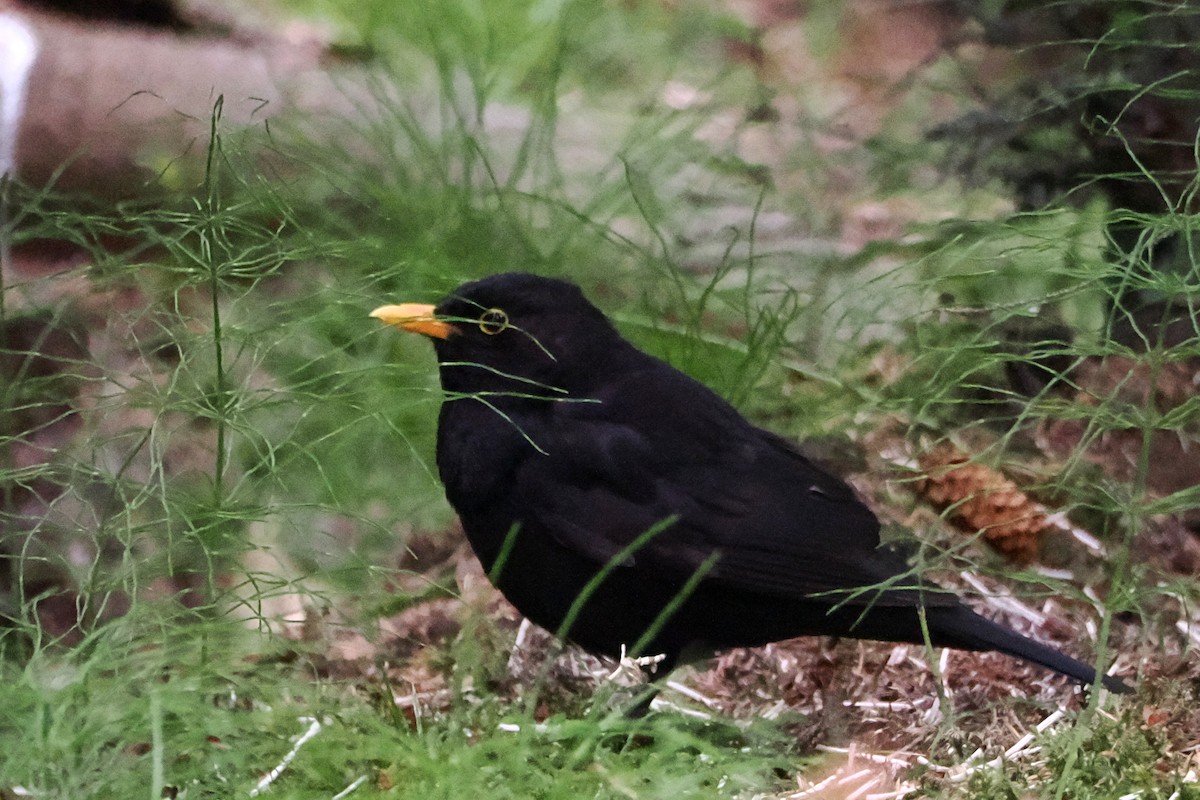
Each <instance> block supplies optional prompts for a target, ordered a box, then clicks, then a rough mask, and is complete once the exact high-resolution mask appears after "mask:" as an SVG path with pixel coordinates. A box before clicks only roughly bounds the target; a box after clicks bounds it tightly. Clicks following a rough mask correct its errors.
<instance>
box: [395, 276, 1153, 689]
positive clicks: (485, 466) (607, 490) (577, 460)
mask: <svg viewBox="0 0 1200 800" xmlns="http://www.w3.org/2000/svg"><path fill="white" fill-rule="evenodd" d="M371 316H373V317H376V318H378V319H380V320H382V321H384V322H386V323H388V324H389V325H394V326H397V327H400V328H403V329H404V330H408V331H414V332H417V333H421V334H424V335H425V336H428V337H430V339H431V340H432V341H433V345H434V349H435V350H436V353H437V359H438V362H439V371H440V377H441V384H442V389H443V391H444V394H445V399H444V402H443V404H442V408H441V415H440V418H439V423H438V438H437V465H438V472H439V474H440V476H441V479H442V482H443V483H444V484H445V488H446V497H447V498H448V499H449V501H450V504H451V505H452V506H453V507H454V509H455V510H456V511H457V512H458V514H459V517H460V518H461V519H462V525H463V528H464V530H465V531H466V535H467V538H468V539H469V540H470V542H471V546H472V547H473V548H474V550H475V553H476V555H478V556H479V560H480V561H481V562H482V563H483V568H484V570H486V571H487V572H488V574H489V576H490V578H491V579H492V581H493V582H494V583H495V584H496V586H497V588H499V589H500V591H501V592H502V593H503V594H504V596H505V597H507V598H508V600H509V601H510V602H512V604H513V605H514V606H516V608H517V609H518V610H519V611H520V612H521V613H522V614H524V615H525V616H526V617H528V618H529V619H531V620H533V621H534V622H536V623H537V624H539V625H541V626H543V627H545V628H547V629H549V630H551V631H553V632H558V633H559V634H561V635H565V636H566V637H567V638H568V639H570V640H573V641H574V642H576V643H578V644H579V645H582V646H583V647H584V648H585V649H587V650H590V651H592V652H594V653H602V654H607V655H618V654H619V653H621V652H622V647H623V646H625V647H628V648H635V649H636V650H637V651H638V652H637V653H636V654H650V655H653V654H662V655H665V663H664V664H663V665H662V667H663V668H664V669H665V670H669V669H670V668H671V667H673V666H674V665H675V664H677V663H679V661H680V660H681V658H682V659H690V658H693V657H700V656H704V655H709V654H711V653H712V651H713V650H715V649H718V648H726V647H740V646H755V645H762V644H765V643H767V642H774V641H778V640H781V639H789V638H792V637H796V636H809V635H830V636H849V637H854V638H859V639H877V640H883V641H889V642H913V643H921V642H924V641H925V638H924V634H923V629H922V621H921V612H922V610H923V612H924V617H925V628H926V629H927V630H928V635H929V641H930V642H931V643H932V644H933V645H934V646H937V647H954V648H958V649H962V650H998V651H1000V652H1002V653H1007V654H1009V655H1011V656H1016V657H1017V658H1022V659H1025V660H1027V661H1031V662H1033V663H1035V664H1040V665H1042V666H1043V667H1047V668H1049V669H1051V670H1054V671H1056V672H1060V673H1062V674H1064V675H1067V676H1069V677H1071V678H1073V679H1074V680H1076V681H1078V682H1080V683H1083V684H1092V683H1094V682H1095V680H1096V672H1095V670H1094V669H1093V668H1092V667H1090V666H1088V665H1087V664H1084V663H1082V662H1080V661H1077V660H1075V659H1073V658H1071V657H1069V656H1067V655H1065V654H1063V653H1061V652H1059V651H1058V650H1055V649H1054V648H1052V647H1048V646H1046V645H1043V644H1040V643H1038V642H1035V641H1033V640H1032V639H1028V638H1026V637H1024V636H1021V635H1020V634H1018V633H1016V632H1014V631H1012V630H1009V629H1008V628H1005V627H1003V626H1001V625H998V624H996V623H994V622H990V621H989V620H987V619H985V618H983V617H981V616H979V615H978V614H976V613H975V612H974V611H972V610H971V609H970V608H968V607H967V606H966V605H964V604H963V603H962V602H961V601H960V600H959V599H958V597H957V596H955V595H954V594H952V593H950V592H948V591H945V590H943V589H940V588H937V587H935V586H932V585H930V584H927V583H924V582H922V581H921V580H919V579H918V578H916V577H913V576H912V573H911V570H910V569H909V568H908V566H907V564H906V563H905V561H904V559H903V558H901V557H900V556H899V555H897V554H896V553H894V552H892V551H890V550H888V549H881V548H880V546H879V521H878V520H877V519H876V517H875V515H874V514H873V513H871V511H870V510H869V509H868V508H867V507H866V506H865V505H864V504H863V503H862V502H861V501H860V500H859V499H858V497H857V496H856V494H855V493H854V491H853V490H852V489H851V488H850V487H849V486H848V485H847V484H845V483H843V482H842V481H841V480H840V479H838V478H836V477H834V476H832V475H830V474H828V473H827V472H825V471H824V470H822V469H821V468H819V467H818V466H816V465H815V464H813V462H811V461H810V460H808V459H807V458H806V457H805V456H803V455H802V454H801V453H800V452H799V451H797V450H796V448H794V447H793V446H792V445H791V444H790V443H789V442H787V441H786V440H784V439H783V438H781V437H779V436H776V435H775V434H772V433H768V432H767V431H765V430H762V429H761V428H758V427H756V426H754V425H752V424H751V423H750V422H748V421H747V420H746V419H745V418H744V417H743V416H742V415H741V414H739V413H738V412H737V411H736V410H735V409H734V408H733V407H732V406H731V405H730V404H729V403H727V402H726V401H725V400H723V399H722V398H721V397H719V396H718V395H717V394H716V393H714V392H713V391H711V390H710V389H708V388H707V387H705V386H704V385H703V384H701V383H699V382H697V381H695V380H693V379H692V378H690V377H688V376H687V375H685V374H683V373H682V372H680V371H679V370H677V369H675V368H674V367H671V366H670V365H668V364H666V363H665V362H663V361H661V360H659V359H657V358H654V357H652V356H650V355H647V354H646V353H643V352H641V351H640V350H638V349H637V348H635V347H634V346H633V345H632V344H630V343H629V342H627V341H626V340H625V339H623V338H622V337H621V336H620V334H618V333H617V330H616V329H615V328H614V327H613V325H612V324H611V323H610V322H609V320H608V319H607V318H606V317H605V316H604V314H603V313H602V312H601V311H600V310H599V309H597V308H596V307H595V306H594V305H592V304H591V303H590V302H588V300H587V299H586V298H585V297H584V295H583V293H582V292H581V291H580V289H579V288H578V287H577V286H575V285H574V284H571V283H568V282H565V281H561V280H555V279H550V278H544V277H539V276H536V275H529V274H525V273H506V274H502V275H495V276H492V277H488V278H484V279H482V280H478V281H474V282H471V283H467V284H464V285H463V286H460V287H459V288H458V289H457V290H456V291H455V292H454V293H453V294H451V295H450V296H449V297H447V298H446V299H444V300H442V302H441V303H439V304H438V305H437V306H431V305H422V304H416V303H408V304H402V305H389V306H383V307H381V308H377V309H376V310H375V311H373V312H372V313H371ZM1101 681H1102V682H1103V684H1104V686H1105V687H1107V688H1108V689H1110V690H1111V691H1114V692H1127V691H1130V687H1129V686H1128V685H1127V684H1126V683H1124V682H1123V681H1122V680H1121V679H1119V678H1116V677H1107V676H1106V677H1102V678H1101Z"/></svg>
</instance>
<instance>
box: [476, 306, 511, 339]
mask: <svg viewBox="0 0 1200 800" xmlns="http://www.w3.org/2000/svg"><path fill="white" fill-rule="evenodd" d="M507 327H508V314H505V313H504V311H502V310H501V309H499V308H489V309H488V310H487V311H485V312H483V315H482V316H481V317H480V318H479V330H481V331H483V332H484V333H486V334H487V335H488V336H495V335H496V334H497V333H499V332H500V331H502V330H504V329H505V328H507Z"/></svg>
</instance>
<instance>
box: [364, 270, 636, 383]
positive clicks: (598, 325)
mask: <svg viewBox="0 0 1200 800" xmlns="http://www.w3.org/2000/svg"><path fill="white" fill-rule="evenodd" d="M371 316H373V317H375V318H377V319H380V320H382V321H383V322H386V323H387V324H389V325H393V326H395V327H398V328H401V329H403V330H406V331H411V332H414V333H420V334H423V335H425V336H428V337H429V338H430V339H431V340H432V341H433V346H434V349H435V350H436V352H437V357H438V363H439V364H440V370H441V379H442V388H443V389H445V390H446V391H447V392H452V393H477V392H499V393H510V394H516V395H532V396H535V397H539V396H544V397H551V396H561V395H563V394H571V395H575V394H579V393H581V392H586V390H587V387H588V385H589V384H590V382H591V378H594V377H595V376H596V374H597V372H598V371H602V370H603V369H604V368H605V366H606V365H608V364H610V363H612V361H613V359H614V358H616V357H619V356H620V355H621V354H624V353H627V352H628V350H630V349H632V348H630V347H629V345H628V344H627V343H626V342H625V341H624V340H623V339H622V338H621V337H620V335H619V334H618V333H617V331H616V329H614V328H613V326H612V324H611V323H610V322H609V321H608V319H607V318H606V317H605V316H604V314H603V313H602V312H601V311H600V310H599V309H598V308H596V307H595V306H594V305H592V304H591V303H590V302H588V300H587V298H585V297H584V296H583V292H581V291H580V289H579V287H578V286H576V285H574V284H573V283H568V282H567V281H562V280H556V279H553V278H543V277H540V276H537V275H530V274H527V273H521V272H508V273H503V274H500V275H493V276H491V277H487V278H483V279H481V280H477V281H472V282H470V283H465V284H463V285H462V286H460V287H458V289H456V290H455V291H454V292H453V293H451V294H450V296H448V297H446V298H445V299H444V300H442V301H441V302H440V303H438V304H437V305H436V306H433V305H425V304H420V303H403V304H400V305H388V306H381V307H380V308H377V309H375V310H374V311H372V312H371Z"/></svg>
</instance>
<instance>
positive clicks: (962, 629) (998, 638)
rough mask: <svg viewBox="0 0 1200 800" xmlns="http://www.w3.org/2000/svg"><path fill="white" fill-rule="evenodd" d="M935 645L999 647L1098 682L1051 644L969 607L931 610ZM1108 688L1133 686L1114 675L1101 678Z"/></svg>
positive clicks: (1127, 690) (1125, 689)
mask: <svg viewBox="0 0 1200 800" xmlns="http://www.w3.org/2000/svg"><path fill="white" fill-rule="evenodd" d="M927 614H928V623H929V631H930V636H931V638H932V640H933V644H935V645H937V646H939V647H956V648H959V649H962V650H996V651H998V652H1001V653H1005V654H1006V655H1010V656H1013V657H1015V658H1019V659H1022V660H1024V661H1029V662H1031V663H1033V664H1038V665H1040V666H1043V667H1045V668H1046V669H1050V670H1053V671H1054V672H1057V673H1059V674H1062V675H1066V676H1067V677H1068V678H1071V679H1073V680H1076V681H1078V682H1079V683H1082V684H1084V685H1086V686H1092V685H1094V684H1095V683H1096V670H1095V669H1094V668H1092V667H1091V666H1089V665H1088V664H1085V663H1083V662H1082V661H1079V660H1077V659H1074V658H1071V657H1070V656H1068V655H1067V654H1065V653H1062V652H1060V651H1058V650H1056V649H1054V648H1053V647H1050V646H1049V645H1044V644H1042V643H1041V642H1037V641H1034V640H1033V639H1030V638H1028V637H1026V636H1022V635H1021V634H1019V633H1017V632H1016V631H1012V630H1009V629H1008V628H1005V627H1004V626H1003V625H998V624H996V623H995V622H992V621H990V620H988V619H985V618H984V617H981V616H979V615H978V614H976V613H975V612H974V611H971V610H970V609H969V608H967V607H966V606H945V607H940V608H930V609H928V612H927ZM1100 682H1101V683H1102V684H1103V686H1104V688H1106V689H1108V690H1109V691H1110V692H1114V693H1116V694H1128V693H1130V692H1132V691H1133V687H1132V686H1130V685H1129V684H1128V683H1126V682H1125V681H1123V680H1121V679H1120V678H1118V677H1116V676H1114V675H1104V676H1102V677H1101V678H1100Z"/></svg>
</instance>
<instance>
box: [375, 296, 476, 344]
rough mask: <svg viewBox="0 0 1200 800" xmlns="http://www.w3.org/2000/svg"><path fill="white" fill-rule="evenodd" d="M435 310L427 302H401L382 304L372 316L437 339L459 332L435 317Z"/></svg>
mask: <svg viewBox="0 0 1200 800" xmlns="http://www.w3.org/2000/svg"><path fill="white" fill-rule="evenodd" d="M433 310H434V307H433V306H431V305H427V304H425V303H401V304H400V305H397V306H380V307H379V308H377V309H375V310H374V311H372V312H371V316H372V317H374V318H375V319H379V320H383V321H384V322H386V323H387V324H388V325H394V326H395V327H397V328H403V329H404V330H406V331H410V332H412V333H419V334H421V335H423V336H432V337H433V338H435V339H446V338H449V336H450V334H452V333H456V332H457V330H458V329H457V328H455V327H454V326H453V325H451V324H450V323H448V322H443V321H442V320H440V319H438V318H437V317H435V316H434V315H433Z"/></svg>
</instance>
